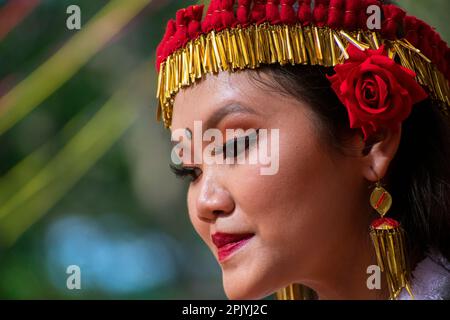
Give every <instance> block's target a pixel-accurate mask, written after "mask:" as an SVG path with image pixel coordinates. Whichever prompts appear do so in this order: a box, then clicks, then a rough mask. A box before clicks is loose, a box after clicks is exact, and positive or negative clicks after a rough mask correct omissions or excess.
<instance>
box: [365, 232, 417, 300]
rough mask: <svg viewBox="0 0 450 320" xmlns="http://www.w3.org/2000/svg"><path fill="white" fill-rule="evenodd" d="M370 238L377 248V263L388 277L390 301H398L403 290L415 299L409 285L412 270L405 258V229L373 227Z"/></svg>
mask: <svg viewBox="0 0 450 320" xmlns="http://www.w3.org/2000/svg"><path fill="white" fill-rule="evenodd" d="M370 236H371V238H372V242H373V244H374V247H375V253H376V256H377V263H378V266H379V267H380V269H381V271H382V272H384V274H385V275H386V281H387V284H388V288H389V293H390V299H396V298H397V297H398V295H399V294H400V292H401V291H402V289H403V288H405V289H406V291H407V292H408V293H409V295H410V296H411V297H414V296H413V294H412V292H411V288H410V285H409V281H408V279H409V276H410V270H409V265H408V263H407V261H406V258H405V248H404V247H403V245H404V243H405V235H404V231H403V229H401V228H400V227H398V228H382V229H375V228H373V227H371V229H370Z"/></svg>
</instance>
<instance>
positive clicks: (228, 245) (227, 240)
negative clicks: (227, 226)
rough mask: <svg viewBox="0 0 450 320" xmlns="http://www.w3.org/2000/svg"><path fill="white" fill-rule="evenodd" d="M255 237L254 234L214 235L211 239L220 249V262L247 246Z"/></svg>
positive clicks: (220, 233) (217, 233)
mask: <svg viewBox="0 0 450 320" xmlns="http://www.w3.org/2000/svg"><path fill="white" fill-rule="evenodd" d="M254 235H255V234H254V233H222V232H216V233H214V234H213V235H212V236H211V238H212V241H213V243H214V244H215V245H216V247H217V249H218V251H217V252H218V256H219V261H220V262H222V261H223V260H225V259H226V258H227V257H228V256H229V255H230V254H232V253H233V252H234V251H236V250H237V249H239V248H240V247H242V246H243V245H244V244H246V243H247V242H248V240H250V238H251V237H253V236H254Z"/></svg>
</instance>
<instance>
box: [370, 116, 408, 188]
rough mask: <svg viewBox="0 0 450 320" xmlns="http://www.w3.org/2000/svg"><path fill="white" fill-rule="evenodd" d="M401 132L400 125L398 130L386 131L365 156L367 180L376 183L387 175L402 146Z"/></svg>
mask: <svg viewBox="0 0 450 320" xmlns="http://www.w3.org/2000/svg"><path fill="white" fill-rule="evenodd" d="M401 131H402V130H401V125H400V124H399V125H398V126H397V127H396V128H390V129H386V130H385V131H384V132H383V133H382V136H381V137H380V138H379V139H377V142H375V143H374V144H373V145H372V147H371V148H370V150H369V151H368V153H367V155H365V156H364V158H365V164H364V167H363V175H364V177H365V178H366V179H367V180H369V181H372V182H376V181H378V180H379V179H382V178H383V177H384V176H385V175H386V172H387V170H388V168H389V164H390V163H391V161H392V159H393V158H394V156H395V154H396V153H397V150H398V147H399V145H400V138H401Z"/></svg>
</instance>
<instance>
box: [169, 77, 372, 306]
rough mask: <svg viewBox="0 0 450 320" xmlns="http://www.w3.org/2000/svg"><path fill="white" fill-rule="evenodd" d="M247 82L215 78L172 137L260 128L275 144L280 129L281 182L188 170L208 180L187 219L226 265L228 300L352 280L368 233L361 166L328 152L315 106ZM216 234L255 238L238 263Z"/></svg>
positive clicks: (177, 117) (179, 112) (219, 167)
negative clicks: (210, 126)
mask: <svg viewBox="0 0 450 320" xmlns="http://www.w3.org/2000/svg"><path fill="white" fill-rule="evenodd" d="M249 72H253V71H249V70H246V71H245V72H235V73H228V72H220V73H219V74H218V75H210V74H208V76H207V78H206V79H205V80H202V81H201V82H199V83H197V84H195V85H193V86H191V87H189V88H186V89H182V90H181V91H180V92H179V93H178V94H177V96H176V98H175V103H174V113H173V121H172V128H171V129H172V130H175V129H184V128H189V129H190V131H192V139H193V140H195V138H196V137H195V135H196V133H195V131H194V121H202V123H203V130H205V129H206V127H205V124H206V123H207V122H208V121H209V123H211V119H213V120H214V121H213V122H214V127H215V128H217V129H219V130H220V131H221V132H222V133H223V135H224V137H225V129H238V128H241V129H249V128H254V129H267V130H268V133H269V137H268V138H267V140H270V135H271V132H273V131H271V130H272V129H279V141H277V142H278V144H279V167H278V172H277V173H276V174H272V175H262V174H261V171H260V168H261V167H267V165H263V164H249V163H246V164H205V163H202V164H194V163H184V164H183V165H184V166H186V167H197V168H199V169H200V170H201V171H200V170H198V172H199V173H201V174H200V175H199V176H198V178H197V179H196V180H195V181H193V182H191V183H190V186H189V191H188V196H187V203H188V210H189V216H190V220H191V222H192V224H193V226H194V228H195V230H196V231H197V233H198V234H199V235H200V237H201V238H202V239H203V241H204V242H205V243H206V245H207V246H208V247H209V248H210V250H211V251H212V252H213V254H214V255H215V257H216V258H217V260H218V262H219V263H220V266H221V268H222V272H223V285H224V289H225V292H226V294H227V296H228V298H230V299H260V298H262V297H265V296H267V295H269V294H272V293H274V292H275V291H276V290H278V289H280V288H282V287H284V286H286V285H288V284H290V283H293V282H298V283H303V284H306V285H309V286H311V287H313V288H314V287H315V286H316V287H320V285H321V282H322V281H323V280H324V279H327V278H330V277H332V276H333V274H334V273H335V272H341V269H342V268H347V270H350V271H349V272H352V271H351V269H349V268H351V264H352V261H355V260H352V259H353V258H354V257H355V255H357V254H358V253H359V252H361V250H366V248H365V246H364V245H363V243H364V244H365V243H366V242H365V241H366V240H367V226H368V223H369V222H368V219H369V217H368V216H367V215H366V214H365V213H366V212H368V211H367V205H366V203H367V199H368V193H367V192H368V190H367V184H366V181H365V179H364V178H363V175H362V174H361V168H360V165H359V161H358V157H351V156H348V155H347V156H344V155H342V154H341V153H339V152H337V151H335V150H333V149H332V148H331V147H330V146H329V145H328V144H327V143H326V142H324V139H323V137H322V136H321V133H320V132H321V131H320V130H319V128H318V126H317V123H318V122H317V120H316V118H315V114H314V113H313V112H312V111H311V109H310V107H309V106H307V105H306V104H303V103H301V102H299V101H298V100H296V99H294V98H292V97H288V96H286V95H282V94H280V93H277V92H273V91H270V90H269V89H264V88H261V87H258V86H255V84H254V82H251V81H249ZM261 76H262V77H264V78H266V80H269V81H272V80H270V79H268V76H267V75H265V74H261ZM230 105H232V106H233V107H228V106H230ZM224 142H225V141H221V142H220V144H222V143H224ZM263 142H264V141H261V140H260V141H259V142H258V144H256V145H254V146H250V148H249V150H248V151H247V152H248V153H250V154H251V153H256V152H258V148H259V144H261V143H263ZM208 143H209V142H204V144H203V147H205V146H206V145H207V144H208ZM272 143H273V142H272ZM268 148H269V150H271V146H270V144H269V147H268ZM272 156H274V155H272ZM216 233H226V234H232V235H234V236H236V235H239V234H241V235H242V234H251V235H252V236H251V237H250V238H249V239H248V240H247V241H245V242H241V243H240V244H244V245H242V246H240V247H238V249H236V247H235V250H230V252H231V254H230V252H227V250H226V247H223V248H222V249H221V250H219V249H218V247H217V246H216V244H214V242H213V237H212V236H213V235H214V234H216ZM216 243H217V242H216ZM231 246H233V245H231ZM224 248H225V249H224ZM228 248H229V247H228ZM365 271H366V270H365V269H363V270H361V272H363V273H364V272H365Z"/></svg>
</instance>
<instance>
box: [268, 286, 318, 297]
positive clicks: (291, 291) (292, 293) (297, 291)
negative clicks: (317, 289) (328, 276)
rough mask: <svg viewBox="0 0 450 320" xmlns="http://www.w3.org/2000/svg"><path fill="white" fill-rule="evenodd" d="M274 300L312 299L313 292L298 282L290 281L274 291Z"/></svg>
mask: <svg viewBox="0 0 450 320" xmlns="http://www.w3.org/2000/svg"><path fill="white" fill-rule="evenodd" d="M275 298H276V300H313V299H315V293H314V291H313V290H312V289H310V288H308V287H307V286H304V285H302V284H298V283H291V284H290V285H288V286H287V287H284V288H282V289H280V290H278V291H277V292H276V293H275Z"/></svg>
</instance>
